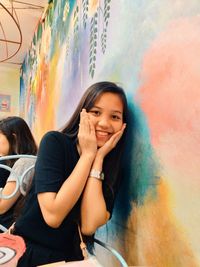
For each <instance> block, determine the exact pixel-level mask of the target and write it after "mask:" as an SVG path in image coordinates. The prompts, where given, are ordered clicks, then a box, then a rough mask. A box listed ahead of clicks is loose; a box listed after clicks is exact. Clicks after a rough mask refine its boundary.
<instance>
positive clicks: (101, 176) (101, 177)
mask: <svg viewBox="0 0 200 267" xmlns="http://www.w3.org/2000/svg"><path fill="white" fill-rule="evenodd" d="M89 177H92V178H96V179H98V180H100V181H103V180H104V173H103V172H102V171H99V170H96V169H91V171H90V175H89Z"/></svg>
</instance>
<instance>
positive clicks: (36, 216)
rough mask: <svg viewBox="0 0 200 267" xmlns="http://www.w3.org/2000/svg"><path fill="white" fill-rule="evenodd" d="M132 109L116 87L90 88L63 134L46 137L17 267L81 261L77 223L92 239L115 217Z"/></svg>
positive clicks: (22, 223) (18, 229)
mask: <svg viewBox="0 0 200 267" xmlns="http://www.w3.org/2000/svg"><path fill="white" fill-rule="evenodd" d="M127 116H128V108H127V101H126V96H125V93H124V91H123V89H121V88H120V87H118V86H117V85H116V84H115V83H112V82H99V83H96V84H93V85H92V86H90V87H89V88H88V89H87V91H86V92H85V94H84V95H83V97H82V99H81V100H80V103H79V105H78V107H77V109H76V110H75V112H74V114H73V115H72V117H71V119H70V120H69V122H68V123H67V124H66V125H65V127H64V128H63V130H62V131H61V132H57V131H51V132H48V133H47V134H45V136H44V137H43V139H42V141H41V144H40V147H39V152H38V158H37V161H36V166H35V176H34V178H33V183H32V188H31V190H30V193H29V196H28V199H27V202H26V206H25V207H24V210H23V212H22V214H21V217H20V218H19V219H18V220H17V222H16V224H15V229H14V233H15V234H17V235H20V236H22V237H23V238H24V239H25V242H26V246H27V249H26V252H25V254H24V255H23V256H22V258H21V259H20V261H19V263H18V266H20V267H21V266H26V267H27V266H29V267H33V266H37V265H41V264H47V263H51V262H55V261H63V260H64V261H70V260H80V259H82V254H81V250H80V247H79V235H78V227H77V222H78V223H79V224H80V226H81V231H82V233H83V234H84V235H85V236H92V235H93V234H94V233H95V231H96V229H97V228H98V227H100V226H102V225H104V224H105V223H106V222H107V221H108V220H109V219H110V218H111V215H112V210H113V205H114V200H115V196H116V192H117V190H118V187H119V182H120V179H121V175H120V170H121V169H122V167H123V166H122V154H123V151H124V146H125V139H126V123H127Z"/></svg>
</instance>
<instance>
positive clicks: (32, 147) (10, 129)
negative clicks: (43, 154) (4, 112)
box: [0, 116, 37, 155]
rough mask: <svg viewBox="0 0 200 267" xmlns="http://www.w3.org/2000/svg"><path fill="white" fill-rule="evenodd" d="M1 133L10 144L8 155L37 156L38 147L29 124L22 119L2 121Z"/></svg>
mask: <svg viewBox="0 0 200 267" xmlns="http://www.w3.org/2000/svg"><path fill="white" fill-rule="evenodd" d="M0 132H1V133H2V134H4V135H5V136H6V138H7V139H8V142H9V152H8V155H15V154H30V155H36V154H37V145H36V143H35V140H34V138H33V135H32V133H31V130H30V128H29V126H28V124H27V123H26V122H25V120H23V119H22V118H20V117H17V116H12V117H7V118H5V119H2V120H1V121H0Z"/></svg>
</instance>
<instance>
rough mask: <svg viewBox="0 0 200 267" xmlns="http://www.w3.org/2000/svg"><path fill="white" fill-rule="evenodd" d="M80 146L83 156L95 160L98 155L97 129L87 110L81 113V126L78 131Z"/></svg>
mask: <svg viewBox="0 0 200 267" xmlns="http://www.w3.org/2000/svg"><path fill="white" fill-rule="evenodd" d="M78 144H79V149H80V152H81V155H87V156H91V157H93V158H95V156H96V153H97V140H96V135H95V129H94V125H93V124H92V122H91V121H90V120H89V116H88V114H87V112H86V110H85V109H82V111H81V113H80V124H79V131H78Z"/></svg>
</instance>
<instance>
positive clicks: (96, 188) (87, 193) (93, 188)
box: [81, 156, 109, 235]
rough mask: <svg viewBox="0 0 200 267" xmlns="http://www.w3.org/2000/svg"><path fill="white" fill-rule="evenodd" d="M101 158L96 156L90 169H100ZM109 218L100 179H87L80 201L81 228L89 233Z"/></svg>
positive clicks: (85, 232)
mask: <svg viewBox="0 0 200 267" xmlns="http://www.w3.org/2000/svg"><path fill="white" fill-rule="evenodd" d="M102 167H103V158H101V157H98V156H96V158H95V160H94V163H93V165H92V168H91V169H94V170H97V171H102ZM108 218H109V213H108V212H107V210H106V203H105V200H104V196H103V191H102V181H101V180H99V179H96V178H94V177H90V176H89V179H88V180H87V183H86V186H85V189H84V193H83V198H82V202H81V229H82V232H83V233H84V234H86V235H91V234H92V233H94V232H95V231H96V229H97V228H98V227H99V226H101V225H103V224H105V223H106V222H107V220H108Z"/></svg>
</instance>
